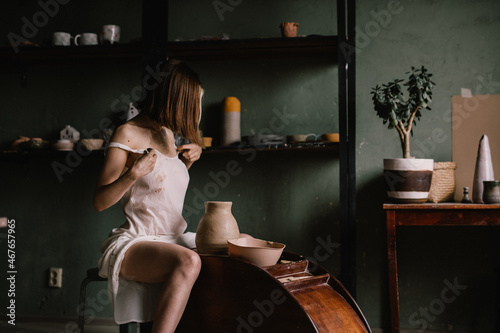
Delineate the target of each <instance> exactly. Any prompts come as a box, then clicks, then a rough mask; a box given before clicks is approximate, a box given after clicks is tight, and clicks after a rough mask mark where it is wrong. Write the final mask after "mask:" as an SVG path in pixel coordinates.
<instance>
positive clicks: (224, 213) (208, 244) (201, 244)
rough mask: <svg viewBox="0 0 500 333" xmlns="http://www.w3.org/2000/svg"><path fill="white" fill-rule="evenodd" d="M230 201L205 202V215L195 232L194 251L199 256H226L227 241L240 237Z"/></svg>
mask: <svg viewBox="0 0 500 333" xmlns="http://www.w3.org/2000/svg"><path fill="white" fill-rule="evenodd" d="M232 205H233V203H232V202H231V201H207V202H205V214H204V215H203V217H202V218H201V220H200V223H199V224H198V229H197V230H196V249H197V251H198V253H201V254H227V253H228V247H227V240H228V239H235V238H239V237H240V230H239V228H238V224H237V223H236V219H235V218H234V216H233V214H232V213H231V206H232Z"/></svg>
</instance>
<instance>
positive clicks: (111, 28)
mask: <svg viewBox="0 0 500 333" xmlns="http://www.w3.org/2000/svg"><path fill="white" fill-rule="evenodd" d="M119 41H120V27H119V26H117V25H113V24H108V25H104V26H103V27H102V29H101V43H102V44H108V43H109V44H113V43H118V42H119Z"/></svg>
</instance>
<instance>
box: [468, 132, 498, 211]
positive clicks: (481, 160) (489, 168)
mask: <svg viewBox="0 0 500 333" xmlns="http://www.w3.org/2000/svg"><path fill="white" fill-rule="evenodd" d="M494 179H495V176H494V173H493V163H492V161H491V150H490V142H489V140H488V136H486V135H485V134H484V135H483V136H482V137H481V140H480V141H479V148H478V150H477V159H476V169H475V170H474V183H473V185H474V186H473V188H472V201H474V202H475V203H484V201H483V191H484V184H483V182H484V181H485V180H486V181H488V180H494Z"/></svg>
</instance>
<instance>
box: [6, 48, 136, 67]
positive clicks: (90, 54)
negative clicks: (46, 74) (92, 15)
mask: <svg viewBox="0 0 500 333" xmlns="http://www.w3.org/2000/svg"><path fill="white" fill-rule="evenodd" d="M141 57H142V47H141V45H140V44H116V45H88V46H53V47H34V46H25V47H20V48H19V52H18V53H17V54H15V53H14V50H13V49H12V48H11V47H2V48H0V59H1V60H2V61H5V60H6V61H20V62H58V63H59V62H61V61H75V60H101V61H105V60H113V61H116V60H126V61H129V60H137V59H140V58H141Z"/></svg>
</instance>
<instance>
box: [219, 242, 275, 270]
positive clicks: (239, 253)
mask: <svg viewBox="0 0 500 333" xmlns="http://www.w3.org/2000/svg"><path fill="white" fill-rule="evenodd" d="M227 245H228V249H229V256H231V257H234V258H238V259H242V260H245V261H248V262H250V263H252V264H254V265H257V266H259V267H264V266H271V265H275V264H276V263H277V262H278V259H279V258H280V257H281V254H282V253H283V249H284V248H285V244H281V243H276V242H271V241H265V240H262V239H255V238H237V239H228V240H227Z"/></svg>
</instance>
